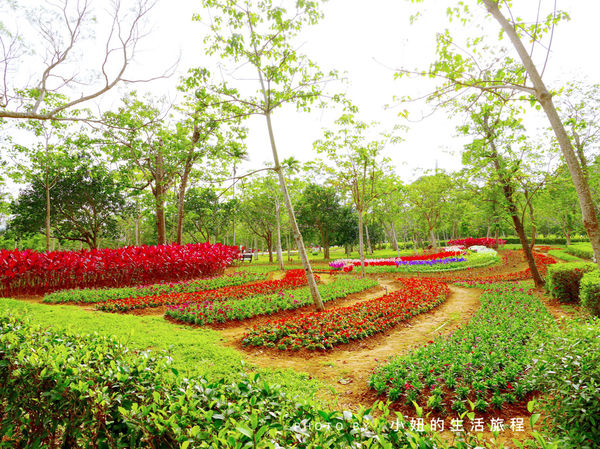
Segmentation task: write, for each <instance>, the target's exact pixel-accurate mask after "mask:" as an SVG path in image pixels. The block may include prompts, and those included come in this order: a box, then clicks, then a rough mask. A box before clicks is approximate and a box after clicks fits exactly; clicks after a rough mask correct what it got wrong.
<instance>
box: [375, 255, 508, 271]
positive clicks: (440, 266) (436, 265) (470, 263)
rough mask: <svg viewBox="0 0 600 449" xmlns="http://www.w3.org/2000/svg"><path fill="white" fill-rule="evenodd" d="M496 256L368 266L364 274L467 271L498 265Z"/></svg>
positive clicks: (471, 256)
mask: <svg viewBox="0 0 600 449" xmlns="http://www.w3.org/2000/svg"><path fill="white" fill-rule="evenodd" d="M499 262H500V259H499V258H498V257H497V256H492V255H488V254H472V255H469V256H467V258H466V259H465V258H464V257H463V258H456V257H450V258H447V259H435V260H426V261H421V260H416V261H409V262H406V263H405V264H399V265H396V266H395V267H393V266H370V267H365V272H366V273H439V272H448V271H459V270H467V269H469V268H481V267H487V266H490V265H493V264H495V263H499Z"/></svg>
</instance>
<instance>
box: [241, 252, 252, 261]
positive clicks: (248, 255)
mask: <svg viewBox="0 0 600 449" xmlns="http://www.w3.org/2000/svg"><path fill="white" fill-rule="evenodd" d="M240 260H241V261H242V262H243V261H245V260H248V261H250V262H252V253H243V254H242V257H240Z"/></svg>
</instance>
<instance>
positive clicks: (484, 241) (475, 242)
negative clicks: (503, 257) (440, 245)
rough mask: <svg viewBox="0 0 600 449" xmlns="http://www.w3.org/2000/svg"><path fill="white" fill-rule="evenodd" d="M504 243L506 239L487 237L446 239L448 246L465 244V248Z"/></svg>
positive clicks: (492, 246) (493, 246)
mask: <svg viewBox="0 0 600 449" xmlns="http://www.w3.org/2000/svg"><path fill="white" fill-rule="evenodd" d="M504 244H506V240H502V239H490V238H487V237H482V238H478V239H474V238H472V237H469V238H467V239H456V240H449V241H448V245H450V246H454V245H456V246H466V247H467V248H468V247H470V246H487V247H488V248H497V247H498V246H500V245H504Z"/></svg>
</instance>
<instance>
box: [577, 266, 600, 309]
mask: <svg viewBox="0 0 600 449" xmlns="http://www.w3.org/2000/svg"><path fill="white" fill-rule="evenodd" d="M579 298H580V299H581V304H582V305H583V306H584V307H585V308H586V309H587V310H588V312H590V314H591V315H595V316H598V317H600V271H592V272H591V273H586V274H584V275H583V277H582V278H581V287H580V290H579Z"/></svg>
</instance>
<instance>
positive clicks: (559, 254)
mask: <svg viewBox="0 0 600 449" xmlns="http://www.w3.org/2000/svg"><path fill="white" fill-rule="evenodd" d="M548 254H549V255H551V256H552V257H556V258H557V259H560V260H564V261H565V262H582V260H581V257H577V256H574V255H573V254H569V253H568V252H566V251H563V250H561V249H552V250H550V251H548Z"/></svg>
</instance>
